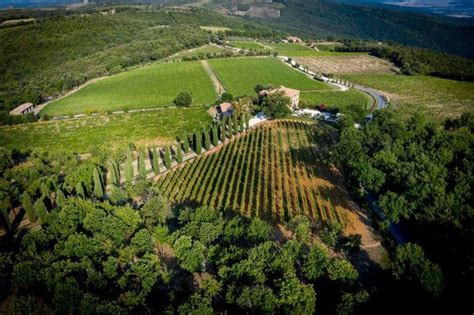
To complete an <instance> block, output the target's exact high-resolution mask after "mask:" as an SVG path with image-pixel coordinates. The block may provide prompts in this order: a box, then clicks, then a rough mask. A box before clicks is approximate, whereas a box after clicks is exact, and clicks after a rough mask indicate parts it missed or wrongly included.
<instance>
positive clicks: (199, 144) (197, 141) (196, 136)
mask: <svg viewBox="0 0 474 315" xmlns="http://www.w3.org/2000/svg"><path fill="white" fill-rule="evenodd" d="M194 141H195V142H194V143H195V146H196V154H197V155H199V154H201V151H202V138H201V133H200V132H197V131H196V132H195V133H194Z"/></svg>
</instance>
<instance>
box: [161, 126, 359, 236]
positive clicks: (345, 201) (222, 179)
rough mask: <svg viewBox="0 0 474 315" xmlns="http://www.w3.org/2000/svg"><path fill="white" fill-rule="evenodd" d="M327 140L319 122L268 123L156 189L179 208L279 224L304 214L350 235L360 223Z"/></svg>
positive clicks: (179, 170) (166, 178) (172, 174)
mask: <svg viewBox="0 0 474 315" xmlns="http://www.w3.org/2000/svg"><path fill="white" fill-rule="evenodd" d="M327 139H331V135H330V131H329V129H328V128H327V127H325V126H321V125H319V124H317V123H312V122H302V121H295V120H282V121H274V122H269V123H265V124H262V125H260V126H257V127H255V128H254V129H252V130H250V131H248V132H247V133H246V134H245V135H243V136H240V137H235V138H234V139H233V140H232V141H231V142H229V143H228V144H226V145H224V146H223V147H222V148H220V150H219V151H218V152H216V153H212V154H208V155H203V156H201V157H199V158H197V159H196V160H195V161H193V162H191V163H187V164H185V165H183V166H181V167H179V168H177V169H174V170H173V171H171V172H168V173H167V174H166V175H164V176H162V177H160V178H159V180H158V182H157V183H156V185H157V187H158V188H159V189H160V190H161V191H162V193H163V194H165V195H166V196H168V198H170V199H171V200H172V201H174V202H176V203H185V204H202V205H209V206H212V207H215V208H217V209H232V210H235V211H239V212H241V213H242V214H245V215H249V216H258V217H261V218H266V219H275V220H277V221H285V220H288V219H290V218H291V217H293V216H295V215H298V214H305V215H307V216H309V217H311V218H313V219H314V220H315V221H319V222H321V221H322V222H324V221H328V220H329V221H337V222H340V223H341V224H342V225H343V226H346V231H351V230H353V221H357V220H356V218H355V214H354V213H352V212H351V209H352V207H353V206H354V205H353V204H352V202H351V201H350V198H349V195H348V193H347V192H346V190H345V188H344V184H343V181H342V178H341V176H340V174H339V173H338V172H337V170H335V169H333V168H331V167H330V166H328V165H327V164H326V163H325V161H324V159H323V155H322V154H320V153H321V152H320V148H321V147H320V145H321V144H322V142H323V141H328V140H327Z"/></svg>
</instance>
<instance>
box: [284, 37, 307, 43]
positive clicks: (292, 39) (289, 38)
mask: <svg viewBox="0 0 474 315" xmlns="http://www.w3.org/2000/svg"><path fill="white" fill-rule="evenodd" d="M286 39H287V40H288V42H290V43H302V42H303V41H302V40H301V38H299V37H296V36H288V37H287V38H286Z"/></svg>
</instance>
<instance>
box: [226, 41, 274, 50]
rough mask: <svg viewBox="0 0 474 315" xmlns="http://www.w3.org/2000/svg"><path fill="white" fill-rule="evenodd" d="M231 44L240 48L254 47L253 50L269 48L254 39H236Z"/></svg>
mask: <svg viewBox="0 0 474 315" xmlns="http://www.w3.org/2000/svg"><path fill="white" fill-rule="evenodd" d="M229 46H232V47H236V48H240V49H247V50H250V49H253V50H266V49H267V48H265V47H263V46H262V45H260V44H259V43H257V42H253V41H235V42H230V44H229Z"/></svg>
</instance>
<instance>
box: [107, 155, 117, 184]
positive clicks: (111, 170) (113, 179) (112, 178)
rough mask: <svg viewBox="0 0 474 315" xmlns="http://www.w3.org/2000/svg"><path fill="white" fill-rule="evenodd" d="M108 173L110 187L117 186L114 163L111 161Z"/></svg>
mask: <svg viewBox="0 0 474 315" xmlns="http://www.w3.org/2000/svg"><path fill="white" fill-rule="evenodd" d="M108 173H109V174H110V183H111V184H112V185H115V186H117V185H118V180H117V173H116V172H115V167H114V162H113V161H112V162H110V165H109V172H108Z"/></svg>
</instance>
